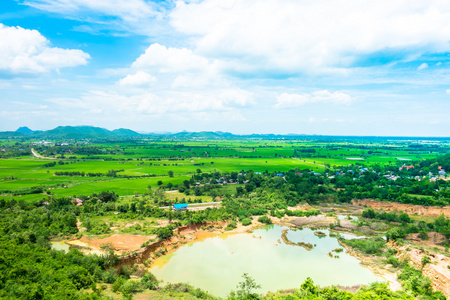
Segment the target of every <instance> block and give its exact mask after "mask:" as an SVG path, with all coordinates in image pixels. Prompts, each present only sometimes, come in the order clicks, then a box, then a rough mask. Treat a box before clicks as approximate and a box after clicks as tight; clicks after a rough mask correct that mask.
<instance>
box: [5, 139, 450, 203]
mask: <svg viewBox="0 0 450 300" xmlns="http://www.w3.org/2000/svg"><path fill="white" fill-rule="evenodd" d="M34 142H35V141H33V140H20V141H16V142H12V141H11V140H7V139H6V140H2V141H1V142H0V147H1V148H2V149H3V150H4V151H3V152H2V153H1V157H2V158H3V159H1V164H0V178H1V179H0V190H1V191H2V194H3V195H4V196H5V197H13V196H15V197H20V199H21V200H25V201H34V200H38V199H41V198H42V196H48V195H57V196H74V195H80V194H91V193H93V192H100V191H105V190H111V191H114V192H116V193H117V194H118V195H121V196H124V195H134V194H143V193H145V192H147V191H148V189H149V187H150V188H155V187H157V186H158V182H159V184H160V185H161V181H162V184H164V185H166V184H168V183H171V184H173V185H174V186H175V185H177V184H180V183H181V182H183V181H184V180H186V179H189V178H190V177H191V176H192V175H193V174H195V173H196V172H203V173H214V172H219V173H230V172H241V171H249V170H252V171H254V172H269V173H272V172H286V171H288V170H310V171H315V172H324V171H326V170H327V171H328V170H331V171H332V170H334V169H336V168H337V167H339V166H349V165H350V166H351V165H355V166H360V167H370V166H375V165H378V166H383V165H385V166H395V165H401V164H403V163H409V162H412V161H420V160H422V159H427V158H433V157H436V156H438V155H442V154H445V153H446V151H447V149H448V145H449V144H448V141H446V140H438V141H421V140H404V139H400V140H389V139H375V138H366V139H361V138H359V139H357V138H354V139H351V138H350V139H334V140H330V139H328V140H325V141H323V140H322V139H313V138H311V137H309V138H298V139H284V138H279V139H262V138H253V139H252V138H247V139H236V138H233V139H219V140H208V139H204V140H197V139H184V140H183V139H162V138H153V139H150V138H142V139H137V140H119V141H110V142H108V141H103V140H102V141H96V140H89V141H85V140H83V141H73V140H70V141H61V140H53V141H51V142H52V143H51V144H50V145H48V146H43V145H36V144H35V143H34ZM31 148H34V149H35V151H36V152H37V153H39V154H40V155H42V156H43V157H46V158H49V159H39V158H36V157H34V156H33V155H32V153H31ZM111 171H112V173H111ZM108 172H109V174H108ZM88 173H90V174H88ZM169 174H170V175H169ZM33 187H41V188H42V189H43V191H44V192H45V193H42V194H44V195H42V194H41V193H37V194H36V193H26V192H24V193H21V191H26V190H27V189H30V188H33Z"/></svg>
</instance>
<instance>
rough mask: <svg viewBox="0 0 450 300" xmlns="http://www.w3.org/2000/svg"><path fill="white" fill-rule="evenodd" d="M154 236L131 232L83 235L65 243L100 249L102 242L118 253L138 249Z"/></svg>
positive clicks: (154, 236)
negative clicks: (93, 235) (104, 235)
mask: <svg viewBox="0 0 450 300" xmlns="http://www.w3.org/2000/svg"><path fill="white" fill-rule="evenodd" d="M154 238H156V235H150V236H142V235H131V234H114V235H111V236H109V237H104V238H102V237H92V238H88V237H85V236H83V237H82V238H81V239H77V240H72V241H68V242H67V244H71V245H74V246H79V247H83V248H90V249H91V250H97V251H100V250H101V246H102V245H104V244H111V245H112V246H113V248H114V250H115V251H116V252H118V253H124V252H130V251H134V250H139V249H140V248H141V245H142V244H143V243H145V242H147V241H148V240H150V239H154Z"/></svg>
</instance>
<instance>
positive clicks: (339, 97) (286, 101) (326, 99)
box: [275, 90, 353, 108]
mask: <svg viewBox="0 0 450 300" xmlns="http://www.w3.org/2000/svg"><path fill="white" fill-rule="evenodd" d="M352 101H353V98H352V97H351V96H350V95H348V94H345V93H342V92H334V93H331V92H329V91H328V90H321V91H315V92H312V93H305V94H288V93H282V94H281V95H279V96H278V97H277V103H276V104H275V107H276V108H291V107H298V106H301V105H304V104H307V103H325V104H327V103H333V104H350V103H351V102H352Z"/></svg>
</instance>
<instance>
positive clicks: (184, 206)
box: [172, 203, 188, 210]
mask: <svg viewBox="0 0 450 300" xmlns="http://www.w3.org/2000/svg"><path fill="white" fill-rule="evenodd" d="M172 208H173V210H187V208H188V205H187V203H177V204H174V205H173V207H172Z"/></svg>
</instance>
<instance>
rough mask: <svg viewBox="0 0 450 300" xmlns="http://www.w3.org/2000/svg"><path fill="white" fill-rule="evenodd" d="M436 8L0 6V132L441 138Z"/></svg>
mask: <svg viewBox="0 0 450 300" xmlns="http://www.w3.org/2000/svg"><path fill="white" fill-rule="evenodd" d="M449 54H450V1H448V0H377V1H373V0H314V1H312V0H203V1H201V0H192V1H156V0H154V1H151V0H95V1H93V0H1V3H0V130H2V131H5V130H16V129H17V128H18V127H20V126H28V127H30V128H31V129H34V130H38V129H39V130H45V129H51V128H54V127H56V126H59V125H94V126H99V127H104V128H108V129H116V128H130V129H133V130H136V131H140V132H155V131H170V132H178V131H182V130H188V131H202V130H208V131H209V130H211V131H217V130H220V131H228V132H232V133H238V134H247V133H281V134H286V133H299V134H302V133H303V134H323V135H384V136H450V56H449Z"/></svg>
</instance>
